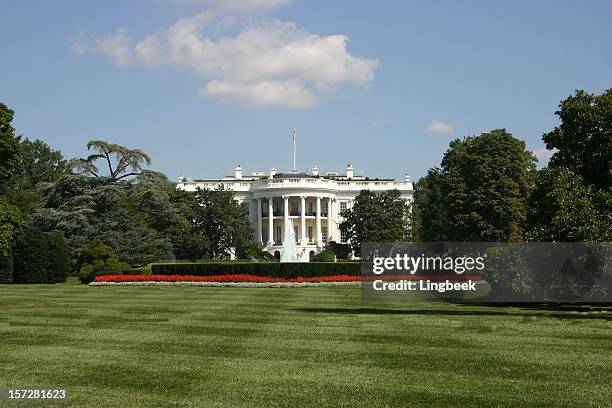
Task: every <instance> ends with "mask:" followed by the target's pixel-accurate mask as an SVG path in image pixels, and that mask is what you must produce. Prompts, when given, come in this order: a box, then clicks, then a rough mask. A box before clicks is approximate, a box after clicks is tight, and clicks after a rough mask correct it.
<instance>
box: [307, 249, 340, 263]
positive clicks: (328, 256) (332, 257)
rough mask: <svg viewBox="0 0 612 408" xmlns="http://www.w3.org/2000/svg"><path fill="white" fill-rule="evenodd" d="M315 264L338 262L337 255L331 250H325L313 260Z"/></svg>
mask: <svg viewBox="0 0 612 408" xmlns="http://www.w3.org/2000/svg"><path fill="white" fill-rule="evenodd" d="M312 260H313V261H314V262H336V254H335V253H334V251H332V250H331V249H324V250H323V251H321V252H319V253H318V254H316V255H315V256H314V258H312Z"/></svg>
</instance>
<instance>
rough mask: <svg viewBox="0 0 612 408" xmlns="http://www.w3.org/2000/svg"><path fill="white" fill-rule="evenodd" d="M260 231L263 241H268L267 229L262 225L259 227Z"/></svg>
mask: <svg viewBox="0 0 612 408" xmlns="http://www.w3.org/2000/svg"><path fill="white" fill-rule="evenodd" d="M261 232H262V233H261V235H262V240H263V242H264V243H265V242H268V229H267V228H265V227H264V228H262V229H261Z"/></svg>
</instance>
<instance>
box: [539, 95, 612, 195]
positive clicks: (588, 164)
mask: <svg viewBox="0 0 612 408" xmlns="http://www.w3.org/2000/svg"><path fill="white" fill-rule="evenodd" d="M555 114H556V115H557V116H558V117H559V119H560V120H561V124H560V125H559V126H556V127H555V128H554V129H553V130H552V131H551V132H548V133H545V134H544V135H543V137H542V138H543V140H544V143H545V144H546V148H548V149H557V151H556V152H555V153H554V154H553V155H552V157H551V159H550V162H549V166H550V167H566V168H569V169H572V171H573V172H574V173H576V174H578V175H580V176H581V177H582V178H583V180H584V182H585V183H587V184H592V185H594V186H596V187H597V188H611V187H612V89H608V90H606V91H605V92H603V93H602V94H600V95H594V94H590V93H587V92H585V91H583V90H577V91H576V93H575V94H574V95H572V96H569V97H568V98H567V99H565V100H563V101H561V103H560V105H559V110H558V111H556V112H555Z"/></svg>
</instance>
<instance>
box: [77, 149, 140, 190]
mask: <svg viewBox="0 0 612 408" xmlns="http://www.w3.org/2000/svg"><path fill="white" fill-rule="evenodd" d="M87 150H91V151H93V154H90V155H89V156H87V157H86V158H80V159H72V160H71V161H70V166H71V167H72V168H73V170H74V171H76V172H78V173H80V174H86V175H89V176H92V177H108V178H110V179H111V180H113V181H117V180H122V179H125V178H128V177H133V176H139V175H141V174H143V173H144V172H145V171H146V170H145V169H144V168H143V167H144V166H149V165H150V164H151V158H150V157H149V155H147V154H146V153H145V152H143V151H142V150H140V149H128V148H127V147H125V146H121V145H118V144H114V143H109V142H105V141H104V140H90V141H89V142H88V143H87ZM100 161H101V162H102V165H103V166H104V167H106V169H107V170H108V172H107V173H106V174H104V173H103V172H102V169H100V168H99V167H98V164H97V163H98V162H100Z"/></svg>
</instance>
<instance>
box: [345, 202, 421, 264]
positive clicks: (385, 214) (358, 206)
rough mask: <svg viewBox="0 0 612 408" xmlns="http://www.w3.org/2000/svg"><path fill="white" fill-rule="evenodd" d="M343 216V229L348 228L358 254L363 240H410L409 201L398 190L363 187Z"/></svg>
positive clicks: (350, 243)
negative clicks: (377, 190)
mask: <svg viewBox="0 0 612 408" xmlns="http://www.w3.org/2000/svg"><path fill="white" fill-rule="evenodd" d="M342 217H343V218H344V220H343V221H342V222H341V223H340V229H341V230H343V231H346V234H347V238H348V243H349V245H350V247H351V249H352V250H353V251H354V252H355V254H357V255H359V254H360V253H361V243H362V242H394V241H399V242H407V241H409V240H410V205H409V204H408V202H407V201H406V200H404V199H403V198H402V196H401V193H400V192H399V190H389V191H382V192H374V191H370V190H362V191H361V192H360V193H359V195H358V196H357V197H356V198H355V201H354V202H353V207H352V208H351V209H348V210H346V211H344V212H343V213H342Z"/></svg>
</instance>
